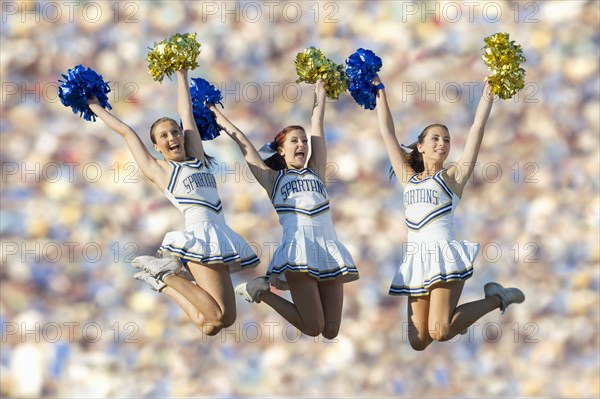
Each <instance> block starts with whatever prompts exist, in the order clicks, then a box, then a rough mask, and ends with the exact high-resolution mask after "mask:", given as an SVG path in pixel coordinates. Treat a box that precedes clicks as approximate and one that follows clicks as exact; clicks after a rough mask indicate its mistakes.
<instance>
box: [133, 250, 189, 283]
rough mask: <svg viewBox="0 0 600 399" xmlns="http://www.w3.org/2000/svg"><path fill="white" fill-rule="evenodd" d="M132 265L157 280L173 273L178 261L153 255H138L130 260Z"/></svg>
mask: <svg viewBox="0 0 600 399" xmlns="http://www.w3.org/2000/svg"><path fill="white" fill-rule="evenodd" d="M131 265H132V266H133V267H136V268H138V269H142V270H143V271H145V272H146V273H148V274H149V275H150V276H152V277H154V278H155V279H157V280H160V281H164V280H163V279H164V278H165V277H167V276H170V275H171V274H175V272H176V271H177V269H179V262H178V261H177V260H175V259H171V258H155V257H154V256H138V257H136V258H134V259H133V261H132V262H131Z"/></svg>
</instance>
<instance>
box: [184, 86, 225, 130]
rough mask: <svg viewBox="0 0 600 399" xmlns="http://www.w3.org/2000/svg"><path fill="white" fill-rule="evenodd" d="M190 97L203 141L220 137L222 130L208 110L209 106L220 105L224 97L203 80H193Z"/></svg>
mask: <svg viewBox="0 0 600 399" xmlns="http://www.w3.org/2000/svg"><path fill="white" fill-rule="evenodd" d="M191 81H192V83H191V85H190V96H191V98H192V109H193V112H194V119H195V120H196V125H197V126H198V131H199V132H200V137H201V138H202V140H203V141H206V140H212V139H214V138H215V137H217V136H218V135H219V132H220V130H221V128H220V127H219V125H218V124H217V117H216V116H215V114H214V113H213V112H212V111H211V110H209V109H208V108H207V104H220V105H221V107H223V104H222V103H221V100H222V99H223V96H221V92H220V91H219V89H217V88H216V87H215V86H213V85H211V84H210V83H209V82H207V81H206V80H204V79H202V78H192V79H191Z"/></svg>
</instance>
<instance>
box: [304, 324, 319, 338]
mask: <svg viewBox="0 0 600 399" xmlns="http://www.w3.org/2000/svg"><path fill="white" fill-rule="evenodd" d="M300 331H302V332H303V333H304V334H306V335H309V336H311V337H318V336H319V335H321V334H322V333H323V323H319V322H314V323H310V324H305V325H304V326H302V328H301V329H300Z"/></svg>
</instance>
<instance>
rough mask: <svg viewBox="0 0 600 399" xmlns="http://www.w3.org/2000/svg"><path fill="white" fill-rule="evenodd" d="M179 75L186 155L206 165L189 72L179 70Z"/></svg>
mask: <svg viewBox="0 0 600 399" xmlns="http://www.w3.org/2000/svg"><path fill="white" fill-rule="evenodd" d="M176 73H177V112H178V113H179V117H180V118H181V124H182V125H183V133H184V136H185V155H186V156H188V157H194V158H197V159H199V160H200V161H201V162H203V163H204V161H205V160H204V147H203V146H202V138H201V137H200V132H199V131H198V126H197V125H196V121H195V120H194V113H193V111H192V98H191V96H190V84H189V82H188V73H187V70H185V69H184V70H179V71H177V72H176Z"/></svg>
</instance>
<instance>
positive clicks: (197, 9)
mask: <svg viewBox="0 0 600 399" xmlns="http://www.w3.org/2000/svg"><path fill="white" fill-rule="evenodd" d="M67 3H68V4H67ZM2 18H3V21H2V28H1V29H2V36H1V60H0V74H1V75H2V104H1V107H2V118H1V122H0V124H1V125H0V126H1V129H2V130H1V134H0V139H1V149H0V156H1V158H2V184H1V189H0V195H1V200H2V208H1V211H0V215H1V220H0V238H1V240H2V248H1V255H2V263H1V266H0V267H1V269H0V274H1V279H2V280H1V283H0V288H1V295H0V321H1V323H2V342H1V355H0V374H1V378H0V384H1V389H0V390H1V393H2V394H3V395H6V396H11V397H125V396H127V397H173V396H180V397H185V396H220V397H240V396H284V397H288V396H290V397H291V396H297V397H312V396H320V397H330V396H337V397H361V396H362V397H392V396H394V397H395V396H406V397H445V396H461V397H474V396H484V397H497V396H503V397H534V396H539V397H549V396H551V397H584V396H585V397H598V395H600V382H599V378H598V374H599V371H600V366H599V341H598V340H599V295H598V294H599V292H598V291H599V284H600V279H599V268H598V265H599V258H600V250H599V221H600V214H599V190H598V184H599V183H598V182H599V181H600V179H599V170H598V168H599V136H600V134H599V132H600V127H599V125H600V124H599V115H600V113H599V108H600V103H599V82H600V81H599V71H598V55H599V46H600V33H599V21H600V20H599V5H598V3H597V2H595V1H548V2H541V1H537V2H527V3H525V2H504V1H502V2H500V1H496V2H484V1H481V2H469V3H468V4H464V3H461V2H433V1H432V2H425V3H423V2H402V1H381V2H369V1H352V2H328V1H323V2H300V1H297V2H266V3H262V2H210V1H197V2H188V3H184V2H173V1H163V2H137V1H130V2H120V3H119V2H104V1H82V2H78V1H75V2H65V3H61V2H31V1H20V2H10V1H4V2H2ZM176 32H180V33H183V32H197V34H198V36H197V39H198V41H199V42H200V43H201V44H202V53H201V55H200V57H199V63H200V67H199V68H198V69H197V70H195V71H193V72H192V73H191V74H190V75H191V77H197V76H201V77H204V78H206V79H207V80H209V81H211V82H213V83H215V84H216V85H217V86H218V87H219V88H220V89H221V90H222V92H223V95H224V97H225V98H224V105H225V111H224V112H225V114H226V115H227V116H228V117H229V118H230V119H231V120H232V121H233V122H234V123H236V124H237V125H238V127H239V128H241V129H242V130H243V131H244V132H246V134H247V135H248V136H249V138H250V139H251V140H252V141H253V142H254V143H255V145H256V146H260V145H262V144H264V143H266V142H267V141H269V140H271V139H272V137H273V136H274V135H275V133H277V132H278V131H279V130H280V129H281V128H283V127H284V126H287V125H291V124H302V125H304V126H306V127H307V128H308V127H309V121H310V111H311V107H312V100H313V94H312V90H313V89H312V87H310V86H309V85H306V84H296V83H295V79H296V73H295V68H294V63H293V60H294V58H295V56H296V54H297V53H298V52H299V51H302V50H303V49H304V48H305V47H309V46H315V47H318V48H320V49H321V50H323V52H324V53H325V54H326V55H327V56H328V57H329V58H331V59H333V60H334V61H336V62H338V63H342V62H343V61H344V60H345V58H346V57H347V56H349V55H350V54H351V53H353V52H354V51H355V50H356V49H358V48H359V47H364V48H369V49H371V50H373V51H374V52H375V53H376V54H377V55H379V56H380V57H381V58H382V60H383V69H382V71H381V73H380V76H381V78H382V80H383V82H384V83H385V86H386V90H387V93H388V96H389V102H390V106H391V108H392V110H393V117H394V121H395V125H396V131H397V134H398V137H399V138H400V139H401V140H402V141H403V142H406V143H408V142H411V141H413V140H414V139H415V138H416V136H417V135H418V134H419V132H420V131H421V130H422V128H423V127H425V126H426V125H428V124H430V123H434V122H439V123H444V124H446V125H447V126H448V127H449V128H450V132H451V134H452V147H453V149H452V151H451V155H450V161H455V160H457V159H458V157H459V156H460V153H461V150H462V147H463V145H464V141H465V138H466V134H467V133H468V130H469V127H470V124H471V123H472V120H473V116H474V111H475V108H476V106H477V103H478V100H479V96H480V94H481V91H482V87H483V86H482V82H483V80H484V77H485V76H486V73H487V70H486V67H485V65H484V64H483V61H481V59H480V55H481V48H482V47H483V45H484V43H483V38H484V37H486V36H488V35H491V34H493V33H496V32H508V33H510V36H511V39H512V40H515V41H516V42H517V43H519V44H521V45H522V47H523V50H524V55H525V57H526V59H527V62H526V63H525V64H524V68H525V69H526V71H527V77H526V81H527V84H526V86H525V89H524V90H523V91H521V92H520V93H519V94H518V95H517V96H516V97H515V98H513V99H511V100H506V101H499V102H498V103H496V104H495V105H494V108H493V110H492V113H491V116H490V119H489V122H488V124H487V128H486V135H485V138H484V142H483V146H482V149H481V153H480V155H479V159H478V161H479V165H478V166H477V167H476V168H475V172H474V176H473V179H472V181H471V182H470V183H469V185H468V186H467V189H466V191H465V194H464V196H463V199H462V201H461V204H460V206H459V207H458V209H457V212H456V226H455V228H456V233H457V236H458V238H459V239H468V240H471V241H478V242H480V243H481V245H482V252H481V253H480V255H479V257H478V260H477V262H476V267H475V274H474V276H473V277H472V278H471V280H469V281H468V282H467V283H466V285H465V290H464V293H463V297H462V301H470V300H475V299H478V298H481V297H482V295H483V284H485V283H486V282H488V281H498V282H500V283H502V284H503V285H505V286H518V287H520V288H521V289H522V290H523V291H524V292H525V293H526V295H527V300H526V302H525V303H524V304H522V305H518V306H512V307H511V308H510V309H509V310H508V311H507V312H506V314H504V315H501V314H500V311H494V312H492V313H490V314H488V315H486V316H485V317H484V318H483V319H481V320H480V321H479V322H478V324H477V325H475V326H473V327H472V328H471V329H470V331H469V333H468V334H467V335H464V336H461V337H460V339H455V340H454V342H451V343H442V344H435V343H434V344H433V345H431V346H430V347H429V348H428V349H427V350H426V351H424V352H415V351H413V350H412V349H411V348H410V346H409V344H408V338H407V335H406V330H407V327H406V299H405V298H398V297H390V296H388V294H387V291H388V288H389V284H390V282H391V279H392V277H393V275H394V272H395V270H396V268H397V267H398V265H399V263H400V261H401V258H402V254H403V243H405V241H406V228H405V225H404V210H403V207H402V201H401V194H402V191H401V188H400V187H399V185H398V182H397V181H396V180H392V181H390V180H389V179H388V168H389V161H388V157H387V154H386V152H385V149H384V147H383V144H382V141H381V139H380V136H379V132H378V128H377V118H376V114H375V111H368V110H364V109H362V108H361V107H359V106H358V105H356V104H355V103H354V101H353V100H352V98H351V97H350V95H349V94H348V93H345V94H343V95H342V96H341V97H340V99H339V100H338V101H331V102H329V103H328V105H327V110H326V118H325V127H326V129H325V130H326V135H327V143H328V156H329V161H330V162H331V165H330V169H329V174H328V181H327V185H328V189H329V192H330V195H331V203H332V209H333V211H332V212H333V216H334V222H335V227H336V229H337V232H338V235H339V238H340V240H341V241H342V242H343V243H344V244H345V245H346V246H347V247H348V249H349V250H350V252H351V253H352V255H353V256H354V259H355V261H356V264H357V265H358V267H359V270H360V277H361V278H360V280H359V281H357V282H354V283H351V284H348V285H346V286H345V304H344V315H343V321H342V327H341V332H340V335H339V337H338V338H337V339H336V340H334V341H325V340H323V339H314V338H309V337H300V336H298V334H297V333H296V331H295V329H293V328H292V327H291V326H289V325H287V324H286V323H285V321H284V320H283V319H282V318H280V317H279V316H278V315H277V314H276V313H275V312H274V311H272V310H271V309H270V308H269V307H268V306H266V305H264V304H259V305H257V304H248V303H246V302H243V301H241V300H240V301H238V321H237V323H236V324H235V325H234V326H233V327H231V328H229V329H228V330H227V331H223V332H222V333H221V334H219V335H217V336H215V337H205V336H203V335H202V334H201V332H200V331H199V330H197V329H196V328H195V327H194V326H193V325H192V323H190V322H189V321H188V320H187V318H186V316H185V315H184V314H183V312H182V311H180V310H179V308H178V307H177V306H176V305H175V304H174V303H173V302H171V301H170V300H168V298H167V297H165V296H163V295H160V294H158V293H156V292H154V291H152V290H151V289H150V288H149V287H147V286H146V285H145V284H144V283H142V282H139V281H137V280H134V279H133V278H132V275H133V273H134V270H133V268H132V267H131V266H130V264H129V262H130V261H131V259H132V258H133V257H135V256H137V255H147V254H153V253H154V252H155V251H156V249H157V247H158V246H159V245H160V242H161V240H162V237H163V236H164V234H165V233H166V232H168V231H172V230H179V229H181V228H182V227H183V218H182V217H181V215H180V214H179V213H178V211H177V210H176V209H175V208H174V207H173V206H172V205H171V204H170V203H169V202H168V201H167V200H166V198H164V196H163V194H162V193H160V192H158V190H156V189H155V188H154V187H153V186H152V185H151V184H150V183H149V182H148V181H147V180H146V179H145V178H144V177H143V176H142V175H141V173H139V171H138V170H137V168H136V167H135V165H134V164H133V158H132V156H131V155H130V153H129V152H128V150H127V148H126V146H125V144H124V142H123V140H122V139H121V138H120V137H119V136H118V135H117V134H115V133H114V132H112V131H111V130H109V129H108V128H106V127H105V126H104V124H102V123H101V122H98V123H91V122H86V121H84V120H83V119H80V118H79V117H78V116H77V115H74V114H73V113H72V112H71V110H70V109H67V108H65V107H63V106H62V105H61V104H60V102H59V100H58V98H57V95H56V87H57V81H58V79H59V78H60V74H61V73H66V71H67V69H68V68H72V67H73V66H75V65H77V64H83V65H84V66H89V67H91V68H93V69H94V70H96V71H97V72H99V73H100V74H102V75H103V77H104V79H105V80H106V81H110V82H111V86H112V89H113V91H112V92H111V96H112V97H110V98H111V100H110V102H111V104H112V105H113V107H114V109H113V112H114V113H115V114H116V115H117V116H119V117H120V118H121V119H122V120H124V121H125V122H126V123H128V124H129V125H131V126H132V127H133V128H134V129H135V130H136V131H137V132H138V133H139V135H140V136H141V137H142V139H143V140H144V142H145V143H146V144H147V145H148V147H150V140H149V133H148V132H149V127H150V125H151V124H152V122H153V121H154V120H156V119H157V118H159V117H162V116H171V117H177V115H176V101H175V99H176V85H175V82H174V81H169V80H168V79H165V81H164V82H163V83H162V84H159V83H157V82H154V81H152V79H151V77H150V75H149V73H148V70H147V64H146V62H145V56H146V54H147V51H148V47H152V45H153V44H154V42H156V41H159V40H162V39H164V38H166V37H169V36H170V35H172V34H174V33H176ZM206 149H207V152H208V153H209V154H211V155H213V156H215V157H216V158H217V162H218V167H217V168H215V174H216V175H217V179H218V184H219V190H220V194H221V198H222V200H223V204H224V212H225V215H226V219H227V221H228V223H229V224H230V226H231V227H232V228H233V229H234V230H236V231H237V232H238V233H239V234H241V235H242V236H243V237H244V238H246V239H247V241H248V242H250V243H252V244H253V245H254V246H255V248H256V250H257V251H258V253H259V255H260V257H261V261H262V262H261V264H260V265H259V266H258V267H257V268H256V269H254V270H252V271H246V272H244V273H241V274H236V275H234V276H233V280H234V284H235V283H239V282H241V281H245V280H247V279H250V278H253V277H255V276H258V275H261V274H264V273H265V271H266V270H267V266H268V263H269V261H270V254H271V253H272V251H273V248H274V246H275V245H276V243H277V242H278V240H279V239H280V237H281V227H280V226H279V224H278V222H277V216H276V213H275V212H274V210H273V209H272V206H271V205H270V203H269V200H268V198H267V196H266V195H265V193H264V192H263V191H262V189H261V188H260V186H259V185H258V184H257V183H256V182H255V181H254V180H253V179H252V178H251V176H250V173H249V170H248V169H247V167H245V166H244V165H245V164H244V162H243V158H242V156H241V154H240V152H239V150H238V148H237V146H236V145H235V144H234V143H233V142H232V141H231V140H229V139H228V137H227V136H225V135H221V136H220V137H218V138H217V139H215V140H214V141H213V142H210V143H207V144H206ZM155 154H156V153H155ZM156 155H157V154H156ZM315 341H316V342H315Z"/></svg>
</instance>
